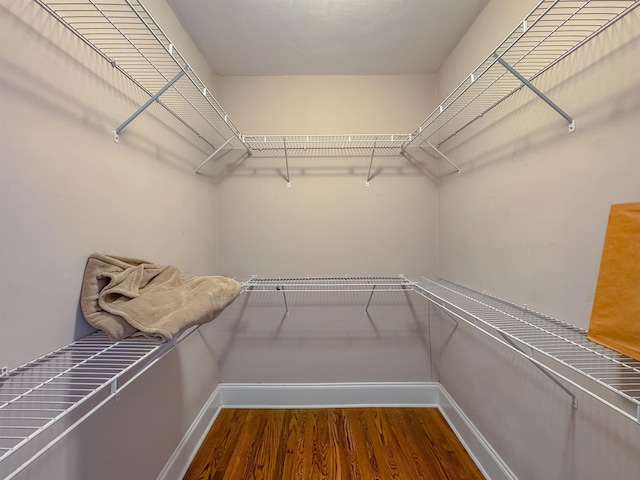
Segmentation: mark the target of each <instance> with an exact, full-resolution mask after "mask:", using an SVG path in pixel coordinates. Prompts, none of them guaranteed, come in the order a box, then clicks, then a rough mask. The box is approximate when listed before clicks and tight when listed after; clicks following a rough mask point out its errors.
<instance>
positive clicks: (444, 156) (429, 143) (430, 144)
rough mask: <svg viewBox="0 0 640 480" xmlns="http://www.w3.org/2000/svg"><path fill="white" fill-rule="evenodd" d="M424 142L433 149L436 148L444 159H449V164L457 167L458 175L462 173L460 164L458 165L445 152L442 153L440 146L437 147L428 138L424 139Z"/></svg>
mask: <svg viewBox="0 0 640 480" xmlns="http://www.w3.org/2000/svg"><path fill="white" fill-rule="evenodd" d="M424 143H426V144H427V145H429V146H430V147H431V148H432V149H433V150H434V151H435V152H436V153H437V154H438V155H440V156H441V157H442V158H444V159H445V160H446V161H447V163H448V164H449V165H451V166H452V167H453V168H455V169H456V173H457V174H458V175H460V167H459V166H458V165H456V164H455V163H453V162H452V161H451V159H450V158H449V157H447V156H446V155H445V154H444V153H442V152H441V151H440V149H439V148H438V147H436V146H435V145H433V144H432V143H431V142H429V141H428V140H425V141H424Z"/></svg>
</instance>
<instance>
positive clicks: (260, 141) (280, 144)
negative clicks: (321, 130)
mask: <svg viewBox="0 0 640 480" xmlns="http://www.w3.org/2000/svg"><path fill="white" fill-rule="evenodd" d="M242 138H243V140H244V141H245V143H246V144H247V145H248V146H249V147H250V148H251V149H252V150H256V151H264V150H278V151H282V150H284V149H285V148H286V149H288V150H344V149H349V150H354V149H367V150H371V149H372V148H374V147H375V148H376V149H389V148H392V149H399V148H400V147H401V146H402V145H403V144H404V143H406V142H408V141H410V140H411V135H407V134H377V135H374V134H359V135H244V136H243V137H242Z"/></svg>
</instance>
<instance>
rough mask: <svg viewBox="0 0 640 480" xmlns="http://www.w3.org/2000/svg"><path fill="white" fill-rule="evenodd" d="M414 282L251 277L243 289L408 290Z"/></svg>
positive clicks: (389, 278)
mask: <svg viewBox="0 0 640 480" xmlns="http://www.w3.org/2000/svg"><path fill="white" fill-rule="evenodd" d="M412 286H413V282H411V281H410V280H408V279H406V278H405V277H403V276H402V275H397V276H366V277H298V278H260V277H251V278H250V279H249V280H247V281H246V282H244V283H243V284H242V289H243V291H255V292H278V291H286V292H309V291H312V292H371V291H372V290H373V289H377V290H379V291H406V290H407V289H411V288H412Z"/></svg>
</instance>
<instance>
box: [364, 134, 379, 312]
mask: <svg viewBox="0 0 640 480" xmlns="http://www.w3.org/2000/svg"><path fill="white" fill-rule="evenodd" d="M377 144H378V138H377V137H376V139H375V140H374V141H373V147H372V148H371V161H370V162H369V173H367V181H366V182H365V185H366V186H367V187H368V186H369V182H370V181H371V167H373V156H374V155H375V154H376V145H377ZM367 306H368V305H367Z"/></svg>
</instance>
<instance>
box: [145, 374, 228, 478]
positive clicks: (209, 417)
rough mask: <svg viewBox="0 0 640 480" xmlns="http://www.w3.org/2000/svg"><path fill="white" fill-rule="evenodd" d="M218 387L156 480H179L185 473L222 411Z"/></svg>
mask: <svg viewBox="0 0 640 480" xmlns="http://www.w3.org/2000/svg"><path fill="white" fill-rule="evenodd" d="M220 387H221V385H218V386H217V387H216V389H215V390H214V391H213V393H212V394H211V396H210V397H209V400H207V402H206V403H205V404H204V407H202V410H200V413H198V416H197V417H196V419H195V420H194V421H193V423H192V424H191V426H190V427H189V429H188V430H187V432H186V433H185V434H184V437H182V440H181V441H180V443H179V444H178V446H177V447H176V449H175V450H174V451H173V454H172V455H171V457H170V458H169V461H168V462H167V463H166V464H165V466H164V468H163V469H162V471H161V472H160V474H159V475H158V477H157V480H179V479H181V478H182V477H184V475H185V473H187V469H188V468H189V465H191V461H192V460H193V457H195V455H196V453H197V452H198V448H200V445H201V444H202V442H204V439H205V437H206V436H207V433H209V430H210V429H211V426H212V425H213V422H215V420H216V417H217V416H218V414H219V413H220V410H222V404H221V403H220Z"/></svg>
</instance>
